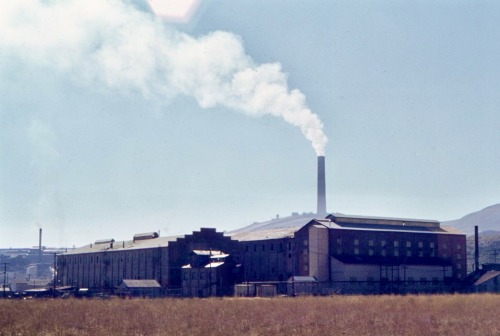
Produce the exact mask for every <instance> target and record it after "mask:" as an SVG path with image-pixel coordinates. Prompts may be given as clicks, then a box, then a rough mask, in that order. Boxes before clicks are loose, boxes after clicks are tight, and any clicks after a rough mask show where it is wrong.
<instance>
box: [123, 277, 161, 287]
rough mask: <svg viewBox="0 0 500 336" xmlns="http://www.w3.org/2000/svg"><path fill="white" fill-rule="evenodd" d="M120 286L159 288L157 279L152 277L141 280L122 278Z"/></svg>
mask: <svg viewBox="0 0 500 336" xmlns="http://www.w3.org/2000/svg"><path fill="white" fill-rule="evenodd" d="M120 287H122V288H123V287H126V288H160V287H161V286H160V284H159V283H158V281H156V280H154V279H143V280H136V279H123V281H122V283H121V285H120Z"/></svg>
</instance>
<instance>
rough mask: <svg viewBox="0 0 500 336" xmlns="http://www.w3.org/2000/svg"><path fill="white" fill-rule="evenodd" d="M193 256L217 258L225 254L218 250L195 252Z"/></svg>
mask: <svg viewBox="0 0 500 336" xmlns="http://www.w3.org/2000/svg"><path fill="white" fill-rule="evenodd" d="M192 253H193V254H196V255H199V256H216V257H220V256H221V255H224V252H222V251H218V250H193V252H192Z"/></svg>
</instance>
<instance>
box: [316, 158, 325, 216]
mask: <svg viewBox="0 0 500 336" xmlns="http://www.w3.org/2000/svg"><path fill="white" fill-rule="evenodd" d="M317 214H318V216H319V217H325V216H326V181H325V157H324V156H318V209H317Z"/></svg>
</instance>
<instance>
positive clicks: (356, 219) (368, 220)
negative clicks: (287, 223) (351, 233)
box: [327, 213, 439, 227]
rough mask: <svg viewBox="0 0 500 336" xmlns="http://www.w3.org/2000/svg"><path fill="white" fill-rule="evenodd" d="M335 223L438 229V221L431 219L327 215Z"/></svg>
mask: <svg viewBox="0 0 500 336" xmlns="http://www.w3.org/2000/svg"><path fill="white" fill-rule="evenodd" d="M327 218H330V219H331V220H333V221H334V222H336V223H339V224H341V223H364V224H381V225H397V226H399V225H405V224H407V225H410V226H425V227H428V226H430V227H439V221H437V220H433V219H415V218H400V217H378V216H358V215H344V214H340V213H332V214H330V215H328V217H327Z"/></svg>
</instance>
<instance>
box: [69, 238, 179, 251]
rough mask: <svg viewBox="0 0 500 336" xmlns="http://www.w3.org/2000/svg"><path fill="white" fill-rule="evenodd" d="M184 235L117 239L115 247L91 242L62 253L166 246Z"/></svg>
mask: <svg viewBox="0 0 500 336" xmlns="http://www.w3.org/2000/svg"><path fill="white" fill-rule="evenodd" d="M180 237H184V236H171V237H158V238H154V239H145V240H137V241H135V242H134V241H133V240H124V241H115V242H114V243H113V247H111V246H110V244H89V245H85V246H82V247H78V248H76V249H72V250H68V251H67V252H65V253H63V254H62V255H72V254H82V253H96V252H114V251H128V250H136V249H145V248H154V247H166V246H168V244H169V243H170V242H173V241H175V240H176V239H177V238H180Z"/></svg>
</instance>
